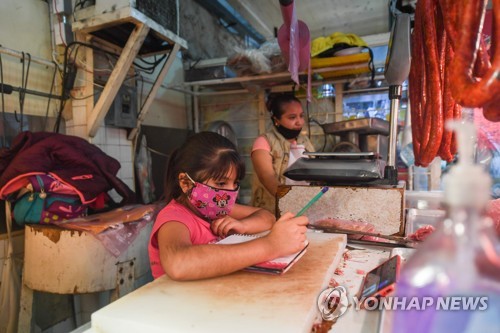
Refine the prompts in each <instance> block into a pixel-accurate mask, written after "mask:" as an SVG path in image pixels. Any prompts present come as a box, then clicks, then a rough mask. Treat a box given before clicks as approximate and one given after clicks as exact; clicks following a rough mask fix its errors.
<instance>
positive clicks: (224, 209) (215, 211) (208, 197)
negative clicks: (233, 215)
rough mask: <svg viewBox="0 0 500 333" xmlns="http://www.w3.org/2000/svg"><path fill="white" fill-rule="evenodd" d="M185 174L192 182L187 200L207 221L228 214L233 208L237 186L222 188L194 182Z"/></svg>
mask: <svg viewBox="0 0 500 333" xmlns="http://www.w3.org/2000/svg"><path fill="white" fill-rule="evenodd" d="M186 176H187V177H188V178H189V180H191V181H192V182H193V184H194V187H193V188H192V189H191V193H190V194H189V195H188V198H189V202H190V203H191V204H192V205H193V206H194V207H195V208H196V209H197V210H198V212H200V214H201V215H202V216H203V217H205V218H206V219H207V220H208V221H213V220H216V219H218V218H221V217H224V216H226V215H228V214H229V213H230V212H231V210H232V209H233V206H234V203H235V202H236V197H237V196H238V191H239V187H238V188H237V189H236V190H223V189H219V188H215V187H212V186H209V185H206V184H202V183H198V182H195V181H194V180H193V179H192V178H191V177H190V176H189V175H188V174H187V173H186Z"/></svg>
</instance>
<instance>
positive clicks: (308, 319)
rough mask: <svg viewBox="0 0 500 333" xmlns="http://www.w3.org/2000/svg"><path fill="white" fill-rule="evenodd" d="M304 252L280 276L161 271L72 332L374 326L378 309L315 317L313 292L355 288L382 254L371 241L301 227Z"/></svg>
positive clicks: (369, 332) (367, 329) (368, 329)
mask: <svg viewBox="0 0 500 333" xmlns="http://www.w3.org/2000/svg"><path fill="white" fill-rule="evenodd" d="M308 239H309V247H308V250H307V252H306V254H305V255H304V256H303V257H302V258H301V259H300V260H299V261H298V262H297V263H296V264H295V265H294V266H293V267H292V268H291V269H290V270H289V271H288V272H286V273H285V274H284V275H281V276H274V275H268V274H259V273H252V272H245V271H240V272H236V273H233V274H230V275H226V276H222V277H218V278H212V279H205V280H200V281H189V282H176V281H172V280H170V279H169V278H168V277H166V276H163V277H161V278H158V279H156V280H155V281H153V282H151V283H149V284H147V285H145V286H143V287H141V288H139V289H137V290H135V291H134V292H132V293H130V294H128V295H126V296H124V297H122V298H120V299H118V300H117V301H115V302H113V303H111V304H109V305H108V306H106V307H104V308H102V309H100V310H98V311H96V312H95V313H93V314H92V321H91V323H89V324H87V326H86V328H80V330H78V332H85V333H114V332H120V333H123V332H182V333H184V332H217V333H221V332H235V331H237V332H287V333H290V332H306V333H308V332H332V333H335V332H360V333H361V332H364V333H375V332H379V331H382V330H381V328H380V326H381V320H380V318H381V316H380V313H379V312H378V311H364V310H355V309H354V307H353V306H349V309H348V310H347V312H346V313H345V314H344V315H343V316H341V317H340V318H338V319H337V320H336V322H335V323H333V322H331V321H325V320H322V317H321V315H320V311H319V309H318V298H319V295H320V294H321V292H322V291H323V290H325V289H326V288H328V287H331V286H335V285H342V286H344V287H345V288H346V289H347V290H348V293H349V295H355V294H356V293H357V292H358V290H359V288H360V285H361V282H362V280H363V276H364V274H365V273H366V272H368V271H369V270H371V269H372V268H374V267H376V266H377V265H378V264H379V263H381V262H383V261H384V260H386V259H387V258H389V256H390V253H391V249H390V248H386V247H379V246H364V245H363V246H355V245H348V246H347V248H346V240H347V238H346V235H341V234H328V233H319V232H314V231H309V232H308Z"/></svg>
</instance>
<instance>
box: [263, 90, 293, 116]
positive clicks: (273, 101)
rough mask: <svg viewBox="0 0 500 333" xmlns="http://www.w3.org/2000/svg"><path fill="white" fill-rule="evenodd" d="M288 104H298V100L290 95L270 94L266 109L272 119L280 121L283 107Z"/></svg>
mask: <svg viewBox="0 0 500 333" xmlns="http://www.w3.org/2000/svg"><path fill="white" fill-rule="evenodd" d="M290 102H298V103H300V100H299V99H298V98H297V97H295V96H294V95H293V94H292V93H279V94H270V95H269V96H268V98H267V102H266V107H267V109H268V110H269V112H271V115H272V116H273V117H275V118H276V119H281V116H282V115H283V106H284V105H285V104H288V103H290Z"/></svg>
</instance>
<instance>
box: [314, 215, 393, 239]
mask: <svg viewBox="0 0 500 333" xmlns="http://www.w3.org/2000/svg"><path fill="white" fill-rule="evenodd" d="M314 225H315V226H318V227H329V228H339V229H344V230H352V231H359V232H369V233H373V234H375V233H378V232H377V231H376V230H375V226H374V225H373V224H370V223H368V222H363V221H351V220H342V219H324V220H319V221H316V222H314ZM347 238H349V239H362V240H367V241H372V242H386V240H384V239H381V238H378V237H374V236H366V235H347Z"/></svg>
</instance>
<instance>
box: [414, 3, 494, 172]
mask: <svg viewBox="0 0 500 333" xmlns="http://www.w3.org/2000/svg"><path fill="white" fill-rule="evenodd" d="M487 2H488V1H487V0H459V1H457V0H419V1H418V2H417V7H416V10H415V21H414V28H413V32H412V40H411V42H412V63H411V67H410V75H409V97H410V110H411V119H412V135H413V149H414V155H415V164H416V165H417V166H428V165H429V164H430V163H431V162H432V161H433V160H434V158H435V157H436V156H440V157H441V158H442V159H444V160H446V161H451V160H452V159H453V156H454V155H455V153H456V142H455V139H454V135H453V134H452V133H451V132H450V131H448V130H446V129H445V128H444V124H445V122H446V121H447V120H448V119H453V118H455V119H457V118H461V112H462V111H461V109H462V107H461V105H463V106H467V107H483V110H484V111H483V112H484V115H485V117H486V118H487V119H489V120H492V121H500V113H499V112H498V111H499V110H500V97H499V96H500V47H498V48H494V43H493V49H494V52H493V57H492V59H493V61H492V64H490V59H489V55H488V52H487V47H486V43H485V42H484V40H483V39H482V38H480V37H481V33H480V31H481V28H482V22H483V20H484V13H485V8H486V4H487ZM464 14H465V15H464ZM493 15H494V27H496V28H500V0H493ZM494 30H495V29H493V31H494ZM493 37H495V36H493ZM493 40H494V38H493ZM497 52H498V53H499V54H498V55H497V54H496V53H497Z"/></svg>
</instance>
